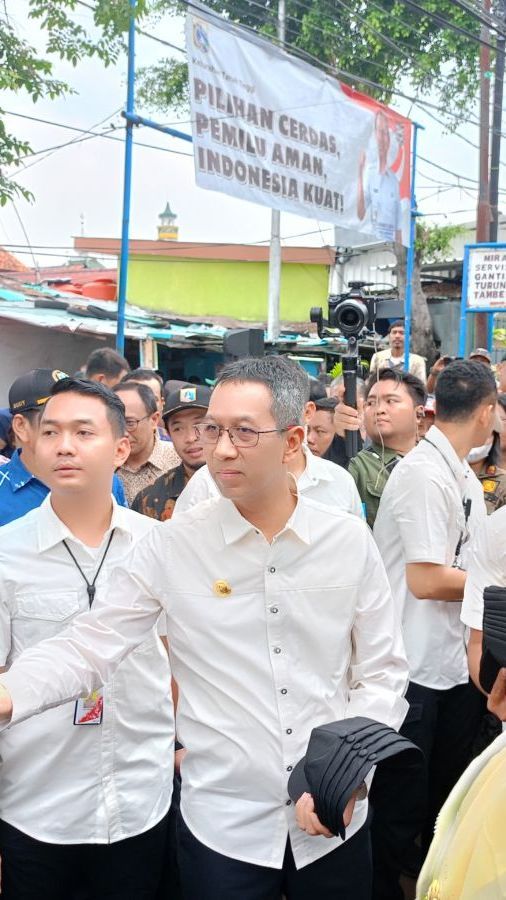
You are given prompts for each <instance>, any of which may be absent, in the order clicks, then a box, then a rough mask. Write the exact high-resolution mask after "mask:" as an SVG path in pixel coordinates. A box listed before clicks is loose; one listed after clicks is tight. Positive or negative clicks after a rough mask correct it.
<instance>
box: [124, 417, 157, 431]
mask: <svg viewBox="0 0 506 900" xmlns="http://www.w3.org/2000/svg"><path fill="white" fill-rule="evenodd" d="M150 418H151V413H148V414H147V416H142V418H141V419H125V425H126V430H127V431H136V430H137V426H138V424H139V422H144V419H150Z"/></svg>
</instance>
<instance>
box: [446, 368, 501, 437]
mask: <svg viewBox="0 0 506 900" xmlns="http://www.w3.org/2000/svg"><path fill="white" fill-rule="evenodd" d="M496 398H497V387H496V383H495V378H494V376H493V374H492V371H491V369H490V368H489V366H482V365H480V366H478V365H476V363H475V362H473V361H472V360H471V361H469V360H458V361H456V362H452V363H450V365H449V366H446V369H443V371H442V372H440V374H439V377H438V380H437V382H436V422H437V420H438V419H439V420H440V421H441V422H462V421H464V420H465V419H467V418H468V416H470V415H471V414H472V413H473V412H474V411H475V410H476V409H478V407H479V406H480V405H481V404H482V403H484V402H485V401H486V400H490V402H491V403H495V401H496Z"/></svg>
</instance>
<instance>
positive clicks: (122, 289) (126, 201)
mask: <svg viewBox="0 0 506 900" xmlns="http://www.w3.org/2000/svg"><path fill="white" fill-rule="evenodd" d="M136 2H137V0H129V3H130V23H129V26H128V76H127V101H126V116H125V118H126V134H125V172H124V178H123V220H122V225H121V255H120V264H119V286H118V324H117V330H116V350H117V351H118V353H121V354H123V353H124V352H125V306H126V293H127V279H128V238H129V229H130V196H131V190H132V147H133V127H134V126H133V123H132V121H131V119H130V118H129V116H132V115H133V111H134V87H135V7H136Z"/></svg>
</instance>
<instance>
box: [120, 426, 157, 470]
mask: <svg viewBox="0 0 506 900" xmlns="http://www.w3.org/2000/svg"><path fill="white" fill-rule="evenodd" d="M166 446H167V442H166V441H162V440H160V437H159V435H158V432H157V431H156V432H155V443H154V445H153V449H152V451H151V456H150V457H149V459H147V460H146V462H145V463H143V464H142V466H141V467H140V469H130V468H129V466H128V460H127V461H126V463H124V464H123V466H122V468H123V469H124V470H125V472H132V473H133V474H134V475H138V474H139V472H143V471H144V469H145V468H146V467H147V466H153V468H154V469H159V470H160V471H163V469H164V468H165V466H164V461H165V453H166V452H167V451H166V450H165V447H166Z"/></svg>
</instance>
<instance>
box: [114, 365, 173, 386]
mask: <svg viewBox="0 0 506 900" xmlns="http://www.w3.org/2000/svg"><path fill="white" fill-rule="evenodd" d="M153 378H154V379H155V380H156V381H158V384H159V385H160V388H163V378H160V375H159V374H158V372H155V370H154V369H141V368H139V369H132V370H131V371H130V372H127V373H126V375H123V378H122V379H121V381H120V384H125V383H126V382H128V381H136V382H137V383H138V384H141V383H142V382H144V381H152V380H153Z"/></svg>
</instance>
